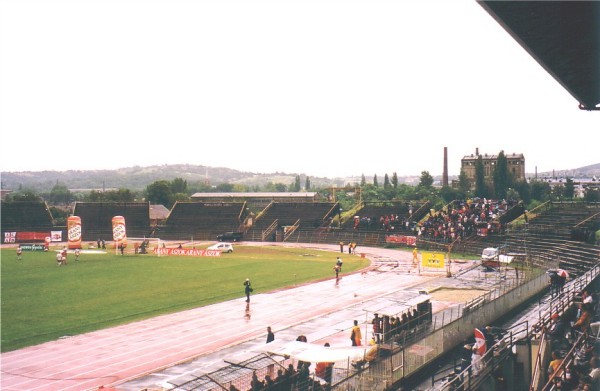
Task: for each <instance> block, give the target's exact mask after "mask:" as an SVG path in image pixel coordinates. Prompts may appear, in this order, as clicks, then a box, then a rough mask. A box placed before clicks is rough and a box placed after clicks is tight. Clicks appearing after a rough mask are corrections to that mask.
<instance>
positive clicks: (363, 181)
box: [360, 174, 367, 187]
mask: <svg viewBox="0 0 600 391" xmlns="http://www.w3.org/2000/svg"><path fill="white" fill-rule="evenodd" d="M366 185H367V178H365V174H362V175H361V177H360V186H361V187H363V186H366Z"/></svg>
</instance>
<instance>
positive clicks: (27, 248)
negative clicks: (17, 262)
mask: <svg viewBox="0 0 600 391" xmlns="http://www.w3.org/2000/svg"><path fill="white" fill-rule="evenodd" d="M21 248H22V249H23V251H44V250H45V249H46V248H45V247H44V245H43V244H22V245H21Z"/></svg>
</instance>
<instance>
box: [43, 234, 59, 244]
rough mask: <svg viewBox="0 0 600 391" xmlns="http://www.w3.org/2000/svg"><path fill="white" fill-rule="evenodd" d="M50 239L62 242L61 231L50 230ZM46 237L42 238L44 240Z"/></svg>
mask: <svg viewBox="0 0 600 391" xmlns="http://www.w3.org/2000/svg"><path fill="white" fill-rule="evenodd" d="M50 238H51V239H50V240H52V241H53V242H62V231H50ZM45 240H46V238H44V241H45Z"/></svg>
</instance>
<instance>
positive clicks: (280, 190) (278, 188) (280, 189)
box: [275, 183, 287, 193]
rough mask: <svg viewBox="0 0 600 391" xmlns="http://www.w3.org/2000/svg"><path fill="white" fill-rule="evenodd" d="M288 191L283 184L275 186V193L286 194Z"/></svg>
mask: <svg viewBox="0 0 600 391" xmlns="http://www.w3.org/2000/svg"><path fill="white" fill-rule="evenodd" d="M286 190H287V186H286V185H285V184H283V183H276V184H275V191H276V192H278V193H285V191H286Z"/></svg>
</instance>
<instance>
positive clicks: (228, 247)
mask: <svg viewBox="0 0 600 391" xmlns="http://www.w3.org/2000/svg"><path fill="white" fill-rule="evenodd" d="M207 250H218V251H221V252H223V253H232V252H233V244H231V243H217V244H213V245H212V246H209V247H208V248H207Z"/></svg>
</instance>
